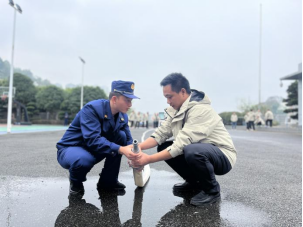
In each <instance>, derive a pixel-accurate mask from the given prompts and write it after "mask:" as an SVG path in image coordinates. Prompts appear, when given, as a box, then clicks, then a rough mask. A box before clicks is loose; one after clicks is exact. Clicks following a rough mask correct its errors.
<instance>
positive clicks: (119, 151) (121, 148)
mask: <svg viewBox="0 0 303 227" xmlns="http://www.w3.org/2000/svg"><path fill="white" fill-rule="evenodd" d="M122 150H123V147H122V146H120V147H119V149H118V153H119V154H122V155H123V154H124V153H123V151H122Z"/></svg>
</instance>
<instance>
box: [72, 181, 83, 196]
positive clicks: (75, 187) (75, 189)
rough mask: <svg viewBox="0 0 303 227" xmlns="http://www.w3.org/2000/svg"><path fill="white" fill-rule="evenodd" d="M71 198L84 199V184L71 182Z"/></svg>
mask: <svg viewBox="0 0 303 227" xmlns="http://www.w3.org/2000/svg"><path fill="white" fill-rule="evenodd" d="M69 182H70V184H69V196H73V197H75V196H76V197H82V196H83V195H84V186H83V183H82V182H75V181H72V180H70V181H69Z"/></svg>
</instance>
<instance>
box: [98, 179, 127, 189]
mask: <svg viewBox="0 0 303 227" xmlns="http://www.w3.org/2000/svg"><path fill="white" fill-rule="evenodd" d="M124 188H126V186H125V185H124V184H122V183H120V182H119V181H117V182H116V183H114V184H108V183H103V182H100V180H99V182H98V184H97V190H98V191H99V190H124Z"/></svg>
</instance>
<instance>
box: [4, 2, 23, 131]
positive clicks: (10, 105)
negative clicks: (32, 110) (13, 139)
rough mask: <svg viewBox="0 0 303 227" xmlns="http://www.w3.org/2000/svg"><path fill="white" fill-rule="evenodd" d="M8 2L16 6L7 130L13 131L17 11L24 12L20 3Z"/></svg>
mask: <svg viewBox="0 0 303 227" xmlns="http://www.w3.org/2000/svg"><path fill="white" fill-rule="evenodd" d="M8 4H9V5H10V6H11V7H13V8H14V27H13V45H12V59H11V69H10V77H9V91H8V108H7V132H8V133H10V132H11V127H12V107H13V81H14V80H13V76H14V47H15V46H14V42H15V27H16V12H17V11H18V12H19V13H22V9H21V7H20V6H19V5H17V4H15V3H14V2H13V1H12V0H9V1H8Z"/></svg>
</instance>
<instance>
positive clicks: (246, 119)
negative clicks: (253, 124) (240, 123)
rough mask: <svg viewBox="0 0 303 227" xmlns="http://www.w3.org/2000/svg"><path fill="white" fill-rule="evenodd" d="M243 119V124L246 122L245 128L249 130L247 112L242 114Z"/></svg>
mask: <svg viewBox="0 0 303 227" xmlns="http://www.w3.org/2000/svg"><path fill="white" fill-rule="evenodd" d="M244 120H245V124H246V130H249V129H250V125H249V119H248V112H247V113H246V114H245V115H244Z"/></svg>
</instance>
